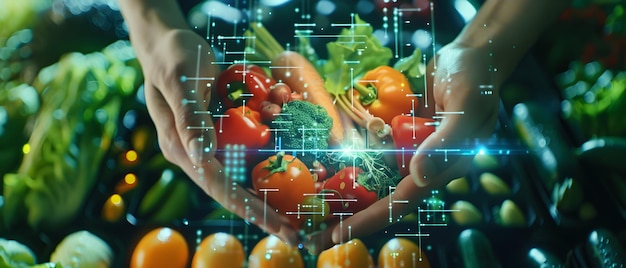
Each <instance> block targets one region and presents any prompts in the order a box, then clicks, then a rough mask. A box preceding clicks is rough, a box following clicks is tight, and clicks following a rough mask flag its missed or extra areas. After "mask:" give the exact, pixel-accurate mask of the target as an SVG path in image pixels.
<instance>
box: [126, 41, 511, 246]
mask: <svg viewBox="0 0 626 268" xmlns="http://www.w3.org/2000/svg"><path fill="white" fill-rule="evenodd" d="M138 57H139V60H140V62H141V64H142V68H143V72H144V76H145V84H144V87H145V95H146V102H147V107H148V111H149V113H150V116H151V118H152V119H153V121H154V124H155V127H156V130H157V133H158V138H159V145H160V147H161V150H162V152H163V154H164V156H165V158H166V159H167V160H169V161H171V162H173V163H174V164H176V165H178V166H180V167H181V168H182V169H183V170H184V171H185V173H186V174H187V175H188V176H189V177H190V178H191V179H192V180H194V182H195V183H196V184H197V185H198V186H199V187H201V188H202V189H203V190H204V191H205V192H206V193H207V194H208V195H209V196H211V197H212V198H213V199H214V200H216V201H217V202H219V203H220V204H221V205H222V206H224V207H225V208H227V209H229V210H231V211H232V212H234V213H235V214H237V215H238V216H240V217H242V218H244V219H246V220H248V221H251V222H253V223H254V224H256V225H258V226H259V227H260V228H262V229H263V230H265V231H266V232H268V233H270V234H275V235H277V236H279V237H280V238H281V239H283V241H286V242H288V243H290V244H292V245H297V244H299V243H303V244H304V245H305V247H307V248H308V249H309V251H310V252H312V253H319V252H321V251H322V250H324V249H326V248H328V247H331V246H332V245H333V244H336V243H341V242H345V241H348V240H349V239H350V238H352V237H362V236H366V235H369V234H372V233H374V232H376V231H378V230H381V229H383V228H385V227H386V226H388V225H390V224H392V223H391V222H389V202H390V201H389V198H393V200H405V201H408V202H406V203H395V204H394V205H393V210H392V211H393V219H397V218H399V217H400V216H401V215H404V214H407V213H410V212H412V211H415V210H416V209H417V206H418V205H419V204H420V202H421V200H423V198H424V197H426V196H427V195H429V194H430V190H431V189H436V188H439V187H441V186H444V185H445V184H446V183H447V182H449V181H450V180H452V179H454V178H457V177H459V176H462V175H464V174H465V172H466V171H467V169H468V167H469V165H470V163H471V160H472V158H473V155H468V154H465V153H464V151H463V150H464V149H473V148H472V147H473V146H475V145H476V144H475V142H476V141H477V140H479V139H482V138H487V137H488V136H489V135H490V134H491V133H492V131H493V128H494V125H495V122H496V119H497V114H498V107H499V106H498V105H499V95H498V88H499V83H500V82H498V81H500V80H499V79H495V80H494V78H493V75H494V74H497V72H496V71H495V70H494V71H490V64H491V63H490V56H489V51H488V50H487V49H484V48H471V47H468V46H464V45H462V44H461V43H460V42H452V43H450V44H448V45H447V46H445V47H444V48H442V49H441V50H440V51H439V53H438V55H437V57H436V58H435V59H434V60H433V61H431V62H430V64H429V66H428V70H427V79H428V80H427V81H428V94H426V96H428V99H427V100H424V101H423V102H422V103H426V102H427V103H428V104H429V107H427V108H426V110H427V112H429V113H430V114H433V115H434V116H437V118H440V125H439V127H438V128H437V131H436V132H434V133H433V134H432V135H431V136H429V137H428V138H427V139H426V140H425V141H424V143H423V144H422V145H421V146H420V147H419V148H418V151H417V154H416V155H415V156H414V157H413V158H412V159H411V162H410V170H411V174H410V175H409V176H407V177H405V178H404V179H402V181H401V182H400V183H399V184H398V186H397V187H396V190H395V191H394V192H393V193H392V194H391V195H390V196H388V197H386V198H383V199H381V200H379V201H378V202H376V203H375V204H373V205H372V206H370V207H369V208H367V209H366V210H364V211H361V212H359V213H356V214H355V215H353V216H351V217H349V218H347V219H345V220H343V222H342V223H341V224H337V225H334V226H328V228H327V229H326V230H324V231H322V232H320V233H317V234H315V235H314V236H310V237H307V238H306V239H304V241H302V240H301V238H300V237H299V235H298V234H297V232H296V231H295V230H293V229H292V228H291V227H290V225H289V222H288V220H287V219H286V218H285V217H283V216H281V215H279V214H278V213H276V212H274V211H273V210H271V209H269V210H264V204H263V201H262V200H260V199H259V198H257V197H256V196H254V195H253V194H251V193H250V192H248V191H247V190H245V189H243V188H242V187H241V186H239V185H236V184H233V182H231V181H229V180H228V178H227V177H226V176H225V174H224V172H223V170H224V169H223V167H222V165H221V164H220V163H219V161H217V160H216V159H215V149H214V148H216V147H217V146H216V144H215V142H216V136H215V131H214V129H213V124H212V119H211V116H210V115H209V114H206V113H202V112H201V111H206V110H207V108H208V104H209V98H210V92H211V87H210V85H211V84H212V82H213V80H212V79H215V78H216V77H217V75H218V73H219V68H218V67H216V66H215V65H213V64H211V62H212V61H214V55H213V54H212V51H210V47H209V45H208V44H207V43H206V41H205V40H204V39H203V38H201V37H200V36H198V35H197V34H196V33H194V32H193V31H191V30H178V29H177V30H171V31H169V32H167V33H166V34H164V35H163V36H161V38H160V41H159V42H158V44H154V46H153V47H152V49H150V50H149V51H142V52H141V53H138ZM181 77H188V79H181ZM457 149H461V151H457ZM446 152H448V153H446ZM348 228H350V232H349V231H348ZM349 236H352V237H349Z"/></svg>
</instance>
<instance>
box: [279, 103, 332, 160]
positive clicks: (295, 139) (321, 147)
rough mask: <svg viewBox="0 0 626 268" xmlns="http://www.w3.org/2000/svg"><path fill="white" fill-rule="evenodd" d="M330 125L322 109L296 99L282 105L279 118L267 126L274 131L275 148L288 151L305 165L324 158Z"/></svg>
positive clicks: (330, 119)
mask: <svg viewBox="0 0 626 268" xmlns="http://www.w3.org/2000/svg"><path fill="white" fill-rule="evenodd" d="M332 125H333V120H332V118H331V117H330V116H329V115H328V113H327V112H326V110H324V108H322V107H321V106H319V105H316V104H313V103H310V102H308V101H300V100H294V101H291V102H289V103H286V104H285V105H284V106H283V109H282V112H281V113H280V115H278V117H276V118H275V119H274V120H273V121H272V122H271V123H270V127H271V128H272V129H275V130H276V138H275V139H274V142H275V143H276V144H275V148H277V149H279V150H283V151H289V150H292V151H293V152H294V154H293V155H294V156H296V157H298V159H300V160H301V161H302V162H303V163H304V164H306V165H307V166H311V165H312V163H313V161H314V160H315V159H317V158H318V157H321V156H323V155H325V150H326V149H327V148H328V138H329V137H330V129H331V127H332Z"/></svg>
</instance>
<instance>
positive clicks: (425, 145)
mask: <svg viewBox="0 0 626 268" xmlns="http://www.w3.org/2000/svg"><path fill="white" fill-rule="evenodd" d="M451 117H453V118H446V119H444V120H442V121H441V124H440V125H439V127H438V128H437V130H436V131H435V132H433V133H432V134H430V135H429V136H428V137H427V138H426V139H425V140H424V142H422V144H421V145H420V146H419V147H418V149H417V153H416V154H415V155H413V157H412V158H411V162H410V166H409V169H410V172H411V177H412V179H413V181H414V182H415V184H417V186H419V187H425V186H443V185H445V183H447V182H448V181H450V180H452V179H454V178H457V177H460V176H463V175H465V174H466V173H467V170H468V169H469V166H470V164H471V162H472V159H473V157H474V154H475V153H474V151H475V150H474V149H475V147H476V145H475V144H474V139H473V138H472V137H476V136H475V133H476V132H475V130H472V128H471V126H469V125H467V124H466V123H464V122H463V120H458V116H457V115H454V116H451ZM433 183H434V184H435V185H431V184H433Z"/></svg>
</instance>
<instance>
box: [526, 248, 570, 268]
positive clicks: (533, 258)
mask: <svg viewBox="0 0 626 268" xmlns="http://www.w3.org/2000/svg"><path fill="white" fill-rule="evenodd" d="M527 257H528V259H527V263H528V266H527V267H529V268H530V267H534V268H544V267H553V268H563V267H565V263H563V261H562V260H561V259H560V258H559V257H557V256H556V255H554V254H552V253H551V252H548V251H545V250H543V249H540V248H531V249H530V250H529V251H528V255H527Z"/></svg>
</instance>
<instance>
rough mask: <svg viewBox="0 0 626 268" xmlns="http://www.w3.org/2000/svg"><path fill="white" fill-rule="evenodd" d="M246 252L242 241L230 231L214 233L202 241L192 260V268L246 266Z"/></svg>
mask: <svg viewBox="0 0 626 268" xmlns="http://www.w3.org/2000/svg"><path fill="white" fill-rule="evenodd" d="M245 264H246V254H245V252H244V250H243V246H242V245H241V242H240V241H239V240H238V239H237V238H236V237H235V236H233V235H231V234H228V233H221V232H220V233H213V234H211V235H209V236H207V237H205V238H204V239H202V242H200V245H198V248H197V249H196V253H195V254H194V255H193V260H192V261H191V267H192V268H205V267H244V266H245Z"/></svg>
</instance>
